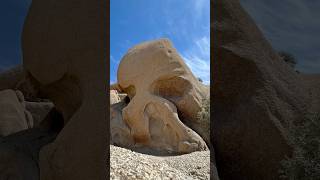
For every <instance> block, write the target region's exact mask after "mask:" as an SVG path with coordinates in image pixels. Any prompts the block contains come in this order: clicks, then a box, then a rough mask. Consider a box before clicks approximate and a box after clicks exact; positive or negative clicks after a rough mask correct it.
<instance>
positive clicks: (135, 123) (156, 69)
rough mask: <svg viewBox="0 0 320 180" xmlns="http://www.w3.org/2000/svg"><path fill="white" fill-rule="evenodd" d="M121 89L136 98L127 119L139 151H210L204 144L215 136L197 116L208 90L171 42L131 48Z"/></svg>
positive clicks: (122, 66) (124, 112) (124, 63)
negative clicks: (142, 147)
mask: <svg viewBox="0 0 320 180" xmlns="http://www.w3.org/2000/svg"><path fill="white" fill-rule="evenodd" d="M117 86H118V87H117V88H116V87H114V89H121V90H122V92H125V93H126V94H128V97H129V98H130V102H129V103H128V105H127V106H126V107H124V108H123V110H122V116H123V120H124V121H125V123H126V124H127V125H128V126H129V128H130V129H131V131H130V133H131V136H132V137H133V139H134V142H135V144H136V145H137V146H140V145H141V146H145V147H149V148H154V149H163V150H168V151H173V152H179V153H188V152H193V151H197V150H205V149H206V148H207V147H206V143H205V142H204V141H203V139H202V138H204V139H205V140H208V139H209V138H208V137H209V132H205V131H203V129H202V128H201V123H202V122H199V121H198V118H197V113H198V112H199V111H200V108H201V103H202V101H203V99H205V98H207V96H208V88H206V87H205V86H204V85H203V84H201V83H200V82H199V81H198V80H197V78H195V76H194V75H193V74H192V72H191V71H190V69H189V68H188V67H187V65H186V64H185V62H184V61H183V59H182V58H181V57H180V56H179V54H178V52H177V50H176V49H175V48H174V47H173V45H172V44H171V42H170V41H169V40H167V39H159V40H154V41H149V42H144V43H141V44H138V45H136V46H134V47H133V48H131V49H130V50H129V51H128V52H127V54H126V55H125V56H124V57H123V58H122V60H121V62H120V65H119V68H118V85H117ZM208 124H209V122H208ZM198 134H199V135H200V136H201V137H200V136H199V135H198ZM207 142H209V141H207Z"/></svg>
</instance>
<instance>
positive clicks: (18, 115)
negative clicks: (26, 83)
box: [0, 89, 33, 136]
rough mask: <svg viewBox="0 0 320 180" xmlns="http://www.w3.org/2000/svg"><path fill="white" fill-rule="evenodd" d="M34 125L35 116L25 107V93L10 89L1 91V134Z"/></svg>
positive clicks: (5, 134) (11, 132)
mask: <svg viewBox="0 0 320 180" xmlns="http://www.w3.org/2000/svg"><path fill="white" fill-rule="evenodd" d="M31 127H33V118H32V116H31V114H30V113H29V112H28V111H27V110H26V109H25V102H24V98H23V94H22V93H21V92H19V91H13V90H10V89H7V90H3V91H0V136H7V135H10V134H13V133H16V132H18V131H22V130H25V129H28V128H31Z"/></svg>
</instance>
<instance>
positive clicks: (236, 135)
mask: <svg viewBox="0 0 320 180" xmlns="http://www.w3.org/2000/svg"><path fill="white" fill-rule="evenodd" d="M213 7H214V10H213V13H214V14H213V17H214V18H213V34H214V37H213V40H214V41H213V47H214V50H213V53H214V56H213V59H214V61H213V67H214V69H213V73H214V74H213V82H214V83H213V94H211V99H213V107H212V109H213V117H211V118H212V121H213V122H214V123H212V125H213V134H212V137H211V139H212V142H213V144H214V148H215V151H216V159H217V167H218V172H219V176H220V178H221V179H237V180H239V179H279V176H278V171H279V167H280V164H279V162H280V161H281V160H282V159H283V158H285V156H290V154H291V151H292V149H291V147H290V146H289V145H288V141H287V139H286V130H285V128H286V127H288V124H289V122H290V121H294V120H297V119H300V118H302V116H303V115H304V113H306V112H307V110H308V109H309V108H310V96H308V95H307V93H306V92H307V88H305V84H304V83H303V79H302V77H301V76H300V75H299V74H297V73H296V72H295V71H294V70H293V69H292V68H291V67H289V66H288V65H287V64H285V63H284V62H283V61H282V60H281V59H280V58H279V56H278V54H277V53H276V52H275V51H274V50H273V49H272V47H271V46H270V44H269V43H268V42H267V41H266V39H265V38H264V37H263V35H262V33H261V32H260V31H259V29H258V28H257V27H256V25H255V24H254V22H253V21H252V20H251V18H250V17H249V16H248V15H247V14H246V13H245V11H244V10H243V9H242V7H241V6H240V4H239V2H238V1H237V0H216V1H213Z"/></svg>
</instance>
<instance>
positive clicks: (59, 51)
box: [22, 0, 108, 180]
mask: <svg viewBox="0 0 320 180" xmlns="http://www.w3.org/2000/svg"><path fill="white" fill-rule="evenodd" d="M106 3H107V2H106V1H102V0H91V1H87V0H80V1H79V0H77V1H75V0H66V1H43V0H33V1H32V4H31V6H30V9H29V12H28V15H27V18H26V20H25V24H24V29H23V34H22V50H23V67H24V69H25V71H26V73H28V74H29V75H30V76H31V78H32V79H34V82H33V83H36V84H37V87H38V88H39V93H40V94H41V95H42V96H43V97H45V98H48V99H50V100H51V101H52V102H53V103H54V105H55V108H56V109H57V111H58V112H60V113H61V114H62V116H63V119H64V124H65V126H64V128H63V129H62V130H61V132H60V133H59V134H58V136H57V138H56V139H55V140H54V142H53V143H50V144H49V145H46V146H44V147H43V148H42V149H41V151H40V159H39V167H40V177H41V179H45V180H70V179H105V178H106V176H107V173H106V172H107V171H106V169H107V168H106V167H107V166H106V159H107V153H108V151H107V147H108V144H107V141H106V139H107V136H108V133H107V132H108V122H107V118H108V117H107V115H106V108H107V102H108V99H107V95H106V93H105V92H106V82H107V79H106V74H107V72H106V63H107V61H106V54H105V53H106V49H105V47H106V13H105V9H106V7H107V6H106ZM75 172H77V173H75Z"/></svg>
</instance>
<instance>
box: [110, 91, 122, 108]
mask: <svg viewBox="0 0 320 180" xmlns="http://www.w3.org/2000/svg"><path fill="white" fill-rule="evenodd" d="M120 100H121V99H120V97H119V94H118V91H116V90H110V105H112V104H115V103H118V102H120Z"/></svg>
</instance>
